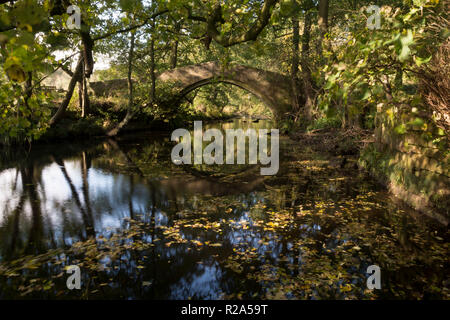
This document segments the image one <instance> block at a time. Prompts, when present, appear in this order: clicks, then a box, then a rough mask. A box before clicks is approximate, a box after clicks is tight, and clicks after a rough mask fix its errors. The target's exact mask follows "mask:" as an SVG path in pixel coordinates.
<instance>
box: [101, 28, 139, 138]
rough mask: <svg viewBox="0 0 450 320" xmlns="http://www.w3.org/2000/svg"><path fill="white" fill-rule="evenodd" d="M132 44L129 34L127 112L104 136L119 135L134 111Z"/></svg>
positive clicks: (133, 38) (133, 35)
mask: <svg viewBox="0 0 450 320" xmlns="http://www.w3.org/2000/svg"><path fill="white" fill-rule="evenodd" d="M134 42H135V33H134V32H132V33H131V38H130V51H129V52H128V75H127V78H128V110H127V114H126V115H125V118H124V119H123V120H122V121H121V122H120V123H119V124H118V125H117V126H116V127H115V128H114V129H112V130H110V131H109V132H108V133H107V134H106V135H107V136H110V137H112V136H115V135H117V134H118V133H119V131H120V129H122V128H123V127H124V126H126V125H127V124H128V122H129V121H130V120H131V119H132V118H133V116H134V114H135V113H136V111H135V110H134V108H133V104H134V103H133V79H132V77H131V75H132V71H133V54H134Z"/></svg>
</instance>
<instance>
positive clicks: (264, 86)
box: [158, 62, 292, 118]
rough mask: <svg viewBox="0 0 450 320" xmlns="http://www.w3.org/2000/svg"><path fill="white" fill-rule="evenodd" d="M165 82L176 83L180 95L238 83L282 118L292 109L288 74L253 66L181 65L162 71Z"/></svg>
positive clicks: (162, 78)
mask: <svg viewBox="0 0 450 320" xmlns="http://www.w3.org/2000/svg"><path fill="white" fill-rule="evenodd" d="M158 79H159V80H161V81H163V82H174V83H175V88H176V89H177V90H178V94H179V96H180V97H184V96H185V95H187V94H188V93H189V92H191V91H193V90H195V89H197V88H200V87H202V86H205V85H208V84H212V83H217V82H223V83H228V84H232V85H235V86H238V87H240V88H242V89H244V90H247V91H249V92H250V93H252V94H254V95H255V96H257V97H258V98H260V99H261V101H263V102H264V103H265V104H266V105H267V106H268V107H269V108H270V109H271V110H272V112H273V114H274V115H275V117H276V118H281V117H282V116H283V115H284V114H285V113H288V112H290V111H291V104H292V90H291V83H290V79H289V77H287V76H285V75H282V74H279V73H275V72H271V71H265V70H260V69H256V68H252V67H247V66H242V65H233V66H231V67H229V68H227V69H224V68H222V67H221V66H220V65H219V63H217V62H207V63H203V64H198V65H193V66H186V67H180V68H176V69H173V70H169V71H166V72H163V73H162V74H161V75H159V77H158Z"/></svg>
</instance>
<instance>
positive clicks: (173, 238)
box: [0, 120, 450, 299]
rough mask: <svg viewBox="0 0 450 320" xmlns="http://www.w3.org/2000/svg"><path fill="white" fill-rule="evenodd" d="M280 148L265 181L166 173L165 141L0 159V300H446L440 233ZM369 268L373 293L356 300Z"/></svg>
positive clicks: (131, 139) (375, 189) (186, 169)
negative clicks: (76, 268)
mask: <svg viewBox="0 0 450 320" xmlns="http://www.w3.org/2000/svg"><path fill="white" fill-rule="evenodd" d="M209 127H218V128H222V129H224V128H238V127H241V128H248V127H253V128H269V127H270V124H269V123H267V122H264V121H260V122H258V123H252V122H242V121H238V120H234V121H232V122H228V123H222V124H214V125H210V126H209ZM280 144H281V150H280V161H281V164H280V171H279V173H278V174H277V175H276V176H273V177H263V176H260V175H259V168H258V167H257V166H245V165H240V166H226V165H224V166H207V165H201V166H200V165H196V166H176V165H174V164H172V163H171V160H170V151H171V148H172V147H173V145H174V144H173V143H172V142H171V141H170V136H169V134H157V133H140V134H137V135H132V136H124V137H121V138H119V139H117V140H100V141H80V142H77V143H64V144H57V145H49V146H36V147H33V149H32V150H31V152H30V153H28V154H27V153H25V152H22V150H11V151H9V152H7V153H5V154H3V155H2V157H1V158H2V161H1V166H0V261H1V262H2V263H3V267H0V298H27V297H31V298H43V299H47V298H51V299H52V298H86V299H103V298H124V299H141V298H146V299H227V298H238V299H240V298H243V299H252V298H256V299H261V298H268V299H297V298H300V299H330V298H331V299H345V298H350V299H352V298H368V299H376V298H388V299H396V298H411V299H427V298H437V299H448V298H449V284H450V283H449V277H448V271H449V268H448V267H449V261H448V253H449V251H448V248H449V247H448V243H449V242H448V239H449V234H448V230H447V228H446V227H444V226H442V225H440V224H438V223H436V222H434V221H432V220H430V219H428V218H425V217H423V215H420V214H418V213H416V212H414V211H411V210H408V209H407V208H405V207H403V206H402V205H401V204H399V203H397V202H395V201H394V200H392V199H391V198H390V197H389V195H388V194H387V193H386V192H385V191H384V190H383V189H382V188H380V187H379V186H378V185H377V184H376V183H375V182H374V181H373V180H372V179H370V178H369V177H367V176H366V175H365V174H364V173H362V172H359V171H358V169H357V168H356V165H355V162H354V160H353V159H351V158H348V159H347V163H346V164H345V166H342V165H341V164H342V159H341V158H336V157H333V156H331V155H328V154H318V153H316V152H313V151H312V150H311V149H310V148H309V147H308V146H307V145H303V144H302V143H301V142H293V141H291V140H289V139H288V138H285V137H281V138H280ZM341 167H343V168H341ZM74 247H75V248H79V249H77V250H78V251H77V250H75V251H73V249H71V248H74ZM49 250H50V251H49ZM47 252H49V253H48V254H47V255H45V253H47ZM69 264H79V265H81V271H82V289H81V290H73V291H70V290H67V289H66V287H65V279H66V277H67V275H66V274H65V272H64V267H65V266H67V265H69ZM372 264H376V265H379V266H380V268H381V272H382V289H381V290H375V291H370V290H367V287H366V279H367V277H368V275H367V274H366V270H367V267H368V266H369V265H372ZM0 266H1V265H0Z"/></svg>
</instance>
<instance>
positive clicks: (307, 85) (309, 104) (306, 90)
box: [301, 10, 314, 122]
mask: <svg viewBox="0 0 450 320" xmlns="http://www.w3.org/2000/svg"><path fill="white" fill-rule="evenodd" d="M310 38H311V11H309V10H308V11H306V12H305V22H304V27H303V35H302V61H301V65H302V78H303V94H304V96H305V106H304V107H303V108H304V116H305V120H306V121H307V122H309V121H311V119H312V108H313V100H314V98H313V88H312V77H311V68H310V66H309V62H308V61H309V49H310V45H309V42H310Z"/></svg>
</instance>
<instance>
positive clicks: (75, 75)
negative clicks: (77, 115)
mask: <svg viewBox="0 0 450 320" xmlns="http://www.w3.org/2000/svg"><path fill="white" fill-rule="evenodd" d="M82 60H83V57H82V56H80V58H79V60H78V64H77V66H76V68H75V71H74V73H73V76H72V79H70V82H69V87H68V89H67V93H66V96H65V98H64V100H63V101H62V102H61V104H60V105H59V108H58V111H56V113H55V114H54V115H53V117H52V118H51V119H50V121H49V124H50V126H52V125H54V124H55V123H56V122H58V121H59V120H61V118H62V116H63V115H64V112H65V111H66V109H67V107H68V106H69V103H70V99H71V98H72V95H73V91H74V90H75V86H76V85H77V82H78V81H79V79H80V77H81V73H82V71H83V63H82Z"/></svg>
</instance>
